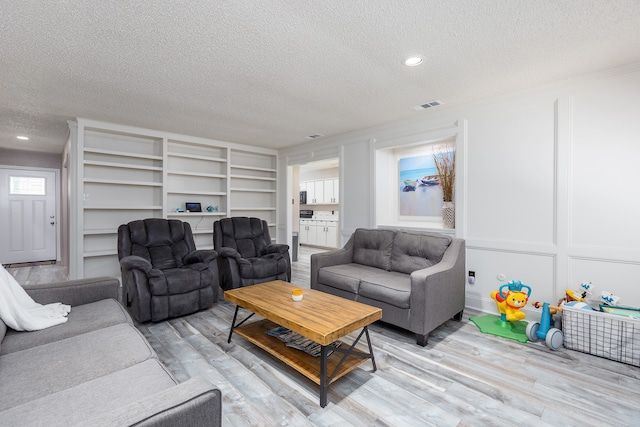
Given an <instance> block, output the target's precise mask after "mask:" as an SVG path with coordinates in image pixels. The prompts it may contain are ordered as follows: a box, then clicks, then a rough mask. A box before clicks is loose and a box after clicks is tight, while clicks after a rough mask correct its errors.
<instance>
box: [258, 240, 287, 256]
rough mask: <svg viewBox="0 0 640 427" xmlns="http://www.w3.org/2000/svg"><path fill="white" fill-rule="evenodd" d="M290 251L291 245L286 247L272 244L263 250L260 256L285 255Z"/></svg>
mask: <svg viewBox="0 0 640 427" xmlns="http://www.w3.org/2000/svg"><path fill="white" fill-rule="evenodd" d="M288 251H289V245H286V244H284V243H271V244H270V245H267V247H265V248H264V249H263V250H262V253H261V254H260V255H267V254H277V253H279V254H285V253H287V252H288Z"/></svg>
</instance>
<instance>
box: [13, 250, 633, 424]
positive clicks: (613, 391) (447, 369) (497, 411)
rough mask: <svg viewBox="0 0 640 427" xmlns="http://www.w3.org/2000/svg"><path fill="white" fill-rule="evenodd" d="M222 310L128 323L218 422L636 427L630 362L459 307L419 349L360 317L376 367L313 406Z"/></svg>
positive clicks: (300, 271)
mask: <svg viewBox="0 0 640 427" xmlns="http://www.w3.org/2000/svg"><path fill="white" fill-rule="evenodd" d="M312 252H313V251H312V250H310V249H309V248H305V247H302V248H301V251H300V259H299V261H298V262H296V263H294V268H293V278H294V282H296V283H297V284H299V285H300V286H306V287H308V286H309V277H308V275H309V256H310V253H312ZM12 273H13V274H14V275H16V276H17V277H18V276H19V274H16V273H14V272H12ZM233 310H234V306H233V305H232V304H230V303H228V302H226V301H221V302H219V303H218V304H216V305H214V306H213V307H212V308H211V309H209V310H206V311H202V312H199V313H196V314H193V315H190V316H185V317H183V318H179V319H173V320H169V321H165V322H159V323H155V324H154V323H147V324H142V325H138V328H139V329H140V330H141V331H142V333H143V334H144V335H145V336H146V337H147V339H148V340H149V341H150V343H151V345H152V346H153V347H154V348H155V350H156V352H157V353H158V357H159V358H160V360H161V361H162V362H163V363H164V364H165V365H166V366H167V367H168V368H169V369H170V370H171V372H173V373H174V375H175V376H176V378H177V379H178V380H180V381H183V380H185V379H187V378H189V377H193V376H200V377H204V378H206V379H208V380H209V381H211V382H212V383H213V384H215V385H216V386H217V387H218V388H219V389H220V390H221V391H222V396H223V407H222V412H223V424H224V425H225V426H280V425H282V426H285V425H289V426H345V425H354V426H460V427H463V426H515V425H518V426H604V425H606V426H640V368H637V367H633V366H629V365H625V364H621V363H617V362H613V361H610V360H606V359H602V358H599V357H595V356H591V355H587V354H583V353H579V352H575V351H571V350H566V349H564V348H563V349H560V350H559V351H556V352H553V351H551V350H549V349H548V348H547V347H546V346H545V345H544V344H543V343H540V342H538V343H526V344H521V343H518V342H516V341H510V340H506V339H502V338H498V337H495V336H492V335H485V334H482V333H481V332H479V330H478V328H477V327H476V326H475V325H474V324H473V323H471V322H470V321H469V319H468V316H469V315H471V316H473V315H477V314H479V313H472V312H470V310H467V312H465V315H464V318H463V320H462V321H461V322H456V321H453V320H451V321H448V322H446V323H445V324H444V325H442V326H441V327H439V328H438V329H436V330H435V331H434V332H433V333H432V334H431V336H430V338H429V344H428V345H427V347H425V348H422V347H419V346H417V345H416V344H415V341H414V336H413V334H410V333H408V332H406V331H403V330H400V329H398V328H394V327H392V326H390V325H387V324H384V323H380V322H378V323H374V324H372V325H371V326H370V333H371V339H372V342H373V347H374V348H373V349H374V353H375V356H376V363H377V365H378V370H377V371H376V372H375V373H372V372H371V362H366V363H364V364H363V365H361V366H360V367H359V368H358V369H355V370H354V371H352V372H350V373H349V374H348V375H346V376H345V377H343V378H341V379H339V380H337V381H336V382H335V383H334V384H332V385H331V386H330V387H329V397H328V400H329V403H328V405H327V407H326V408H324V409H323V408H321V407H320V406H319V404H318V393H319V391H318V387H317V386H316V385H315V384H314V383H313V382H312V381H310V380H308V379H306V378H305V377H304V376H302V375H300V374H299V373H297V372H295V371H294V370H293V369H291V368H289V367H287V366H286V365H284V364H283V363H281V362H279V361H277V360H276V359H275V358H273V357H271V356H269V355H268V354H266V353H265V352H264V351H262V350H260V349H259V348H257V347H255V346H254V345H252V344H250V343H249V342H247V341H246V340H244V339H242V338H241V337H234V338H233V340H232V342H231V343H230V344H227V336H228V333H229V325H230V322H231V318H232V316H233ZM354 338H355V336H353V334H352V336H351V339H354Z"/></svg>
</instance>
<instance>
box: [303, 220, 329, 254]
mask: <svg viewBox="0 0 640 427" xmlns="http://www.w3.org/2000/svg"><path fill="white" fill-rule="evenodd" d="M299 239H300V244H302V245H311V246H322V247H327V248H337V247H338V222H337V221H318V220H315V219H303V220H300V231H299Z"/></svg>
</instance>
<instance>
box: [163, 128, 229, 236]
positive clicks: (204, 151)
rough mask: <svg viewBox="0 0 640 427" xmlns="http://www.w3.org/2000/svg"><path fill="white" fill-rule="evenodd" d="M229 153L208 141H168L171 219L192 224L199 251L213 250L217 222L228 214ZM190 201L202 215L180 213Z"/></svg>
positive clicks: (168, 204)
mask: <svg viewBox="0 0 640 427" xmlns="http://www.w3.org/2000/svg"><path fill="white" fill-rule="evenodd" d="M228 151H229V150H228V149H227V148H226V147H224V146H220V145H216V144H215V143H210V142H208V141H198V142H191V141H184V140H178V139H169V140H168V141H167V160H166V166H167V176H166V186H165V187H166V200H167V218H170V219H179V220H182V221H185V222H188V223H189V224H190V225H191V229H192V231H193V238H194V240H195V242H196V247H197V248H198V249H213V222H214V221H215V220H216V219H218V218H224V217H225V216H226V213H227V200H228V188H227V187H228V180H227V175H228V171H227V169H228V167H227V165H228V163H229V161H228V160H229V159H228V155H229V154H228ZM189 202H197V203H200V205H201V206H202V212H176V209H185V206H186V203H189ZM209 206H211V208H212V209H214V211H213V212H208V211H207V207H209Z"/></svg>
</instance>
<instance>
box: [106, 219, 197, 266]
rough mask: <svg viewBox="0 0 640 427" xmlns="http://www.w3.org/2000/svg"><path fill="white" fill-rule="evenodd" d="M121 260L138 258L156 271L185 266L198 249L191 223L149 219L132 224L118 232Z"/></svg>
mask: <svg viewBox="0 0 640 427" xmlns="http://www.w3.org/2000/svg"><path fill="white" fill-rule="evenodd" d="M118 233H120V239H119V244H118V257H119V258H120V259H122V258H124V257H125V256H128V255H137V256H139V257H142V258H144V259H146V260H147V261H149V262H150V263H151V265H152V266H153V268H157V269H158V270H166V269H169V268H181V267H183V266H184V263H183V258H184V256H185V255H186V254H188V253H190V252H193V251H194V250H195V249H196V247H195V243H194V240H193V234H192V232H191V226H190V225H189V223H188V222H182V221H179V220H166V219H162V218H149V219H142V220H137V221H132V222H130V223H129V224H126V225H123V226H121V227H120V229H119V230H118Z"/></svg>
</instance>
